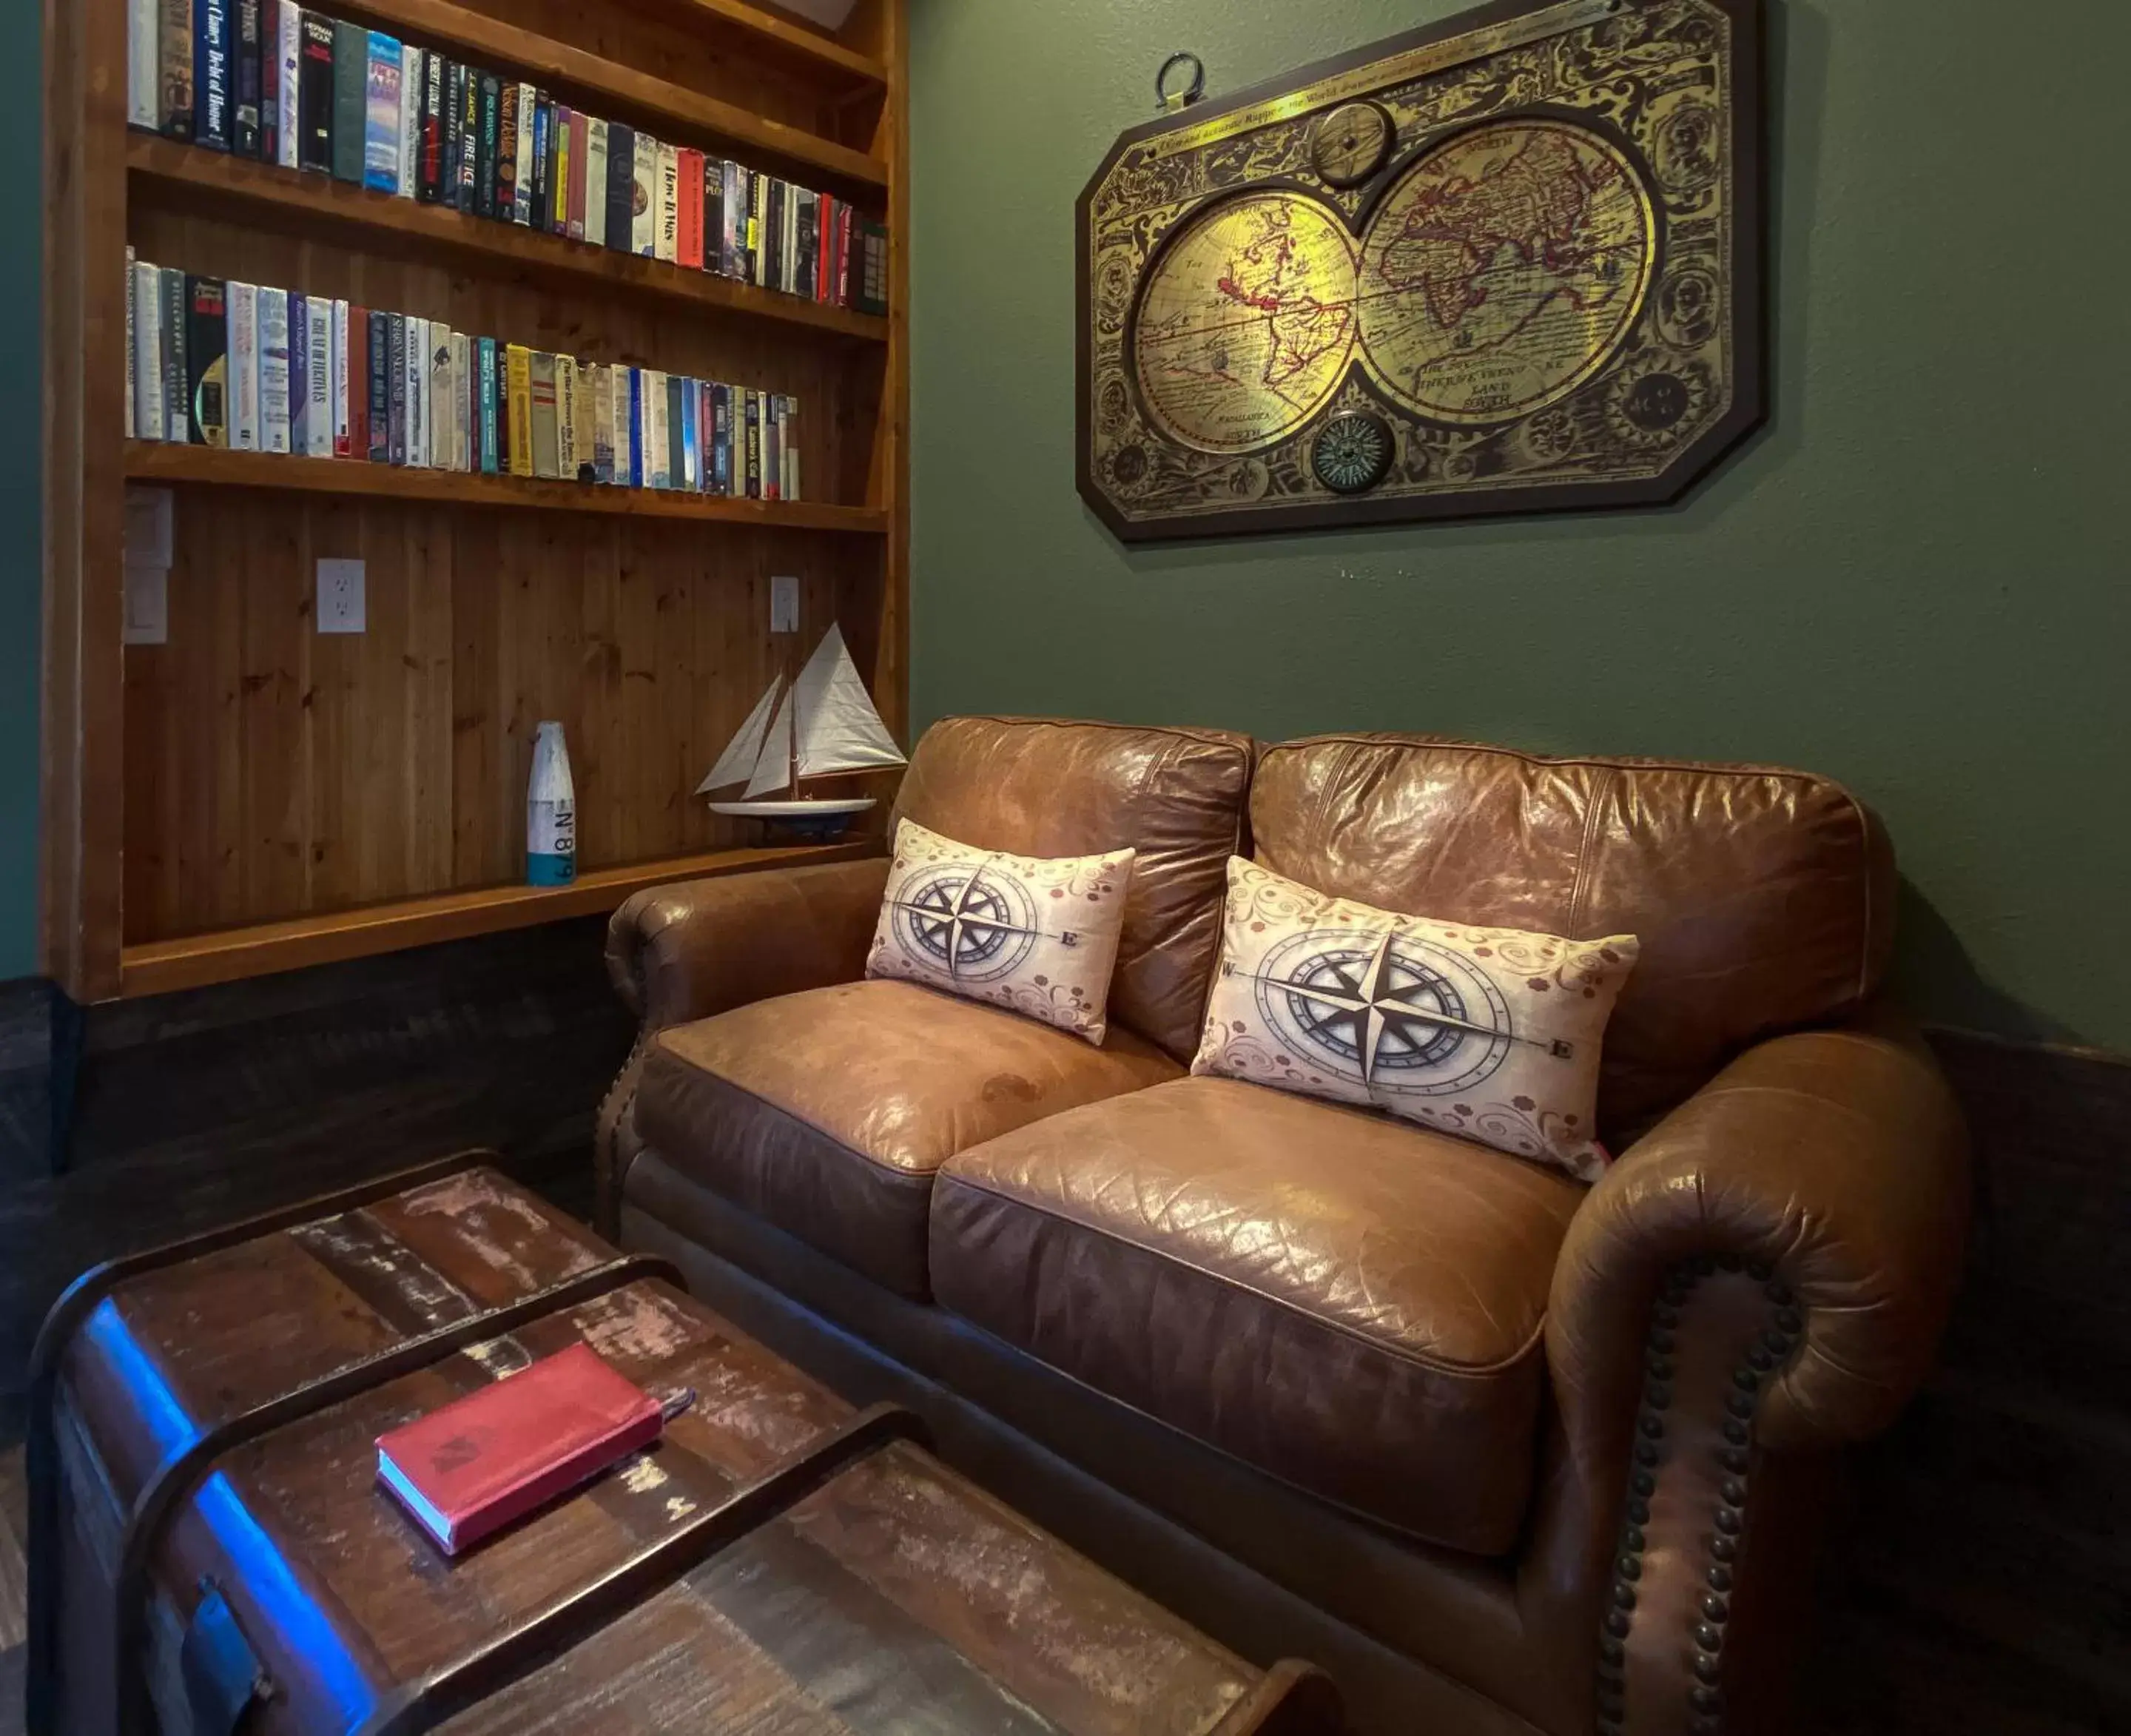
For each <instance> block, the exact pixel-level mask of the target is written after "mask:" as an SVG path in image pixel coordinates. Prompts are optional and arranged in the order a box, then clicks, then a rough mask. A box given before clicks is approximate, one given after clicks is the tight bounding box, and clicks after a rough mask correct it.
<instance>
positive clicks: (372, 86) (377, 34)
mask: <svg viewBox="0 0 2131 1736" xmlns="http://www.w3.org/2000/svg"><path fill="white" fill-rule="evenodd" d="M364 88H365V90H366V98H365V105H364V111H363V112H364V115H365V117H366V119H365V127H366V131H365V133H364V138H363V151H362V184H363V185H364V186H366V187H367V188H369V189H371V191H372V192H374V193H397V192H398V191H399V190H400V42H399V39H398V38H396V37H394V36H386V35H385V32H384V31H381V30H374V31H371V33H370V45H369V63H368V67H367V75H366V82H365V87H364Z"/></svg>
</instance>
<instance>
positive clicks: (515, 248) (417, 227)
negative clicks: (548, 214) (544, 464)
mask: <svg viewBox="0 0 2131 1736" xmlns="http://www.w3.org/2000/svg"><path fill="white" fill-rule="evenodd" d="M126 166H127V169H128V170H130V171H131V172H132V173H133V174H135V175H141V176H143V177H146V179H148V180H153V181H157V182H160V183H162V184H163V185H166V186H171V187H179V188H183V189H187V191H188V192H189V194H205V195H207V196H208V197H211V198H213V199H226V200H232V201H235V202H238V203H242V204H259V205H266V206H268V207H271V209H274V210H276V211H287V212H291V213H295V214H296V215H297V216H298V217H299V218H303V219H304V220H305V221H308V222H312V223H333V224H336V225H339V226H342V227H344V228H351V229H361V230H363V231H366V232H368V233H373V234H376V233H387V234H392V235H396V236H400V237H403V238H405V239H408V240H412V241H416V242H421V243H423V244H424V246H426V247H435V248H448V249H451V250H453V251H454V252H459V253H470V254H476V255H478V256H480V257H482V258H485V259H490V260H494V261H500V262H501V263H504V264H507V265H510V266H522V267H525V268H528V269H530V270H533V271H541V272H545V273H550V274H554V275H559V276H569V277H573V278H590V279H591V280H593V281H596V282H599V283H603V284H608V285H615V286H618V287H620V288H623V289H628V290H638V291H640V292H642V293H644V294H648V295H659V296H663V297H665V298H666V299H668V300H674V301H679V302H685V303H687V305H689V306H691V307H697V308H715V309H719V310H720V311H721V312H725V313H730V314H737V315H740V316H743V317H746V318H749V319H774V320H779V321H782V322H783V323H785V324H790V325H797V326H802V327H805V328H808V329H810V330H814V331H821V332H828V333H833V334H835V335H836V336H837V337H840V338H852V339H855V340H858V341H860V342H864V343H886V342H887V341H888V321H887V320H886V319H883V318H881V317H880V316H879V315H878V314H860V313H855V312H853V311H852V310H851V309H849V308H840V307H830V306H825V305H822V304H821V303H819V302H812V301H802V300H800V299H799V297H797V295H780V294H778V292H777V291H775V290H764V289H759V288H757V287H755V286H754V285H752V284H742V283H735V282H734V281H732V280H730V278H725V277H720V276H715V275H713V274H711V273H710V272H706V271H687V270H684V269H683V268H682V267H681V266H674V265H668V264H667V263H665V262H664V261H660V260H656V259H644V258H641V257H638V256H637V255H635V254H634V253H616V252H611V250H609V249H607V248H605V247H591V246H588V245H587V243H585V242H581V241H572V240H570V239H569V238H568V237H565V236H557V235H551V234H548V233H544V232H541V231H536V230H533V229H521V228H519V227H518V226H517V225H516V224H515V223H496V222H492V221H491V220H489V219H487V218H478V217H468V216H467V215H466V214H465V213H463V212H461V211H455V210H451V209H447V208H446V207H444V206H442V205H425V204H419V203H417V202H416V201H414V200H412V199H395V198H394V197H393V196H392V195H391V194H385V193H377V192H373V191H372V190H371V189H369V188H366V187H357V186H354V185H351V184H350V183H348V182H346V181H340V180H333V178H332V177H330V176H328V175H318V174H299V173H297V172H296V171H295V170H290V169H284V168H281V167H280V166H279V165H275V164H271V163H261V162H254V161H247V159H245V158H243V157H237V156H227V155H225V154H223V152H221V151H208V150H205V149H204V148H202V147H201V146H196V145H181V144H178V143H175V141H171V140H170V139H165V138H160V137H156V136H155V135H154V134H151V133H146V132H128V133H127V137H126Z"/></svg>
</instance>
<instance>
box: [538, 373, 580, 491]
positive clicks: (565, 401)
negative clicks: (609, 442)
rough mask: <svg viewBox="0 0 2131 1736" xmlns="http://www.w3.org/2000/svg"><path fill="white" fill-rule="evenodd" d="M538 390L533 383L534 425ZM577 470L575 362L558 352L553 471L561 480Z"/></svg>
mask: <svg viewBox="0 0 2131 1736" xmlns="http://www.w3.org/2000/svg"><path fill="white" fill-rule="evenodd" d="M536 381H537V376H536ZM539 390H540V388H539V385H538V384H537V383H536V384H535V385H534V388H533V391H534V400H533V414H534V420H535V424H536V426H537V424H538V420H539V414H540V400H539ZM534 440H535V442H536V443H537V441H538V440H539V434H534ZM536 449H537V448H536ZM555 474H556V475H557V476H558V477H561V478H562V479H563V481H564V482H570V481H572V480H574V479H575V477H576V476H577V363H576V362H575V361H573V360H572V358H571V357H567V356H558V357H555Z"/></svg>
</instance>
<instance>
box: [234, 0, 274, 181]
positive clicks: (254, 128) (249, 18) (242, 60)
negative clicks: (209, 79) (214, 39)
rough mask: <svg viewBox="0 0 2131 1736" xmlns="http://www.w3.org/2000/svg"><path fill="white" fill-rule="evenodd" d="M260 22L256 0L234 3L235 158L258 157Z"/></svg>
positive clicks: (263, 80) (261, 83) (261, 71)
mask: <svg viewBox="0 0 2131 1736" xmlns="http://www.w3.org/2000/svg"><path fill="white" fill-rule="evenodd" d="M261 23H262V20H261V16H260V11H259V0H237V17H236V23H235V29H234V35H235V37H236V41H235V44H234V50H235V55H236V72H235V79H234V82H235V86H236V102H235V104H234V106H233V108H232V111H231V115H230V127H229V148H230V149H231V150H232V151H235V152H236V153H237V155H238V156H248V157H251V158H254V159H256V158H257V156H259V130H260V121H261V108H260V103H261V90H262V89H263V87H264V85H265V83H266V74H265V69H264V68H263V67H262V66H261V65H260V50H261V46H263V41H264V39H263V36H262V34H261Z"/></svg>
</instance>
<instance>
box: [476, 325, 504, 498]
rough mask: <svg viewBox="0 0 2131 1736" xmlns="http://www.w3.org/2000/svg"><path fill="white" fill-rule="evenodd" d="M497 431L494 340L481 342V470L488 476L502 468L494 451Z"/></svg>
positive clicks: (497, 454) (488, 339) (499, 458)
mask: <svg viewBox="0 0 2131 1736" xmlns="http://www.w3.org/2000/svg"><path fill="white" fill-rule="evenodd" d="M499 432H500V431H499V429H497V426H496V340H495V339H494V338H482V339H481V468H482V469H483V470H484V471H486V472H487V473H488V474H489V475H491V476H495V475H496V474H498V473H499V472H500V471H501V469H502V468H503V465H502V461H501V455H500V453H498V452H497V450H496V441H497V438H498V434H499Z"/></svg>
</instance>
